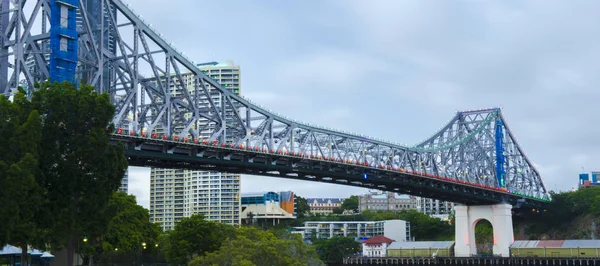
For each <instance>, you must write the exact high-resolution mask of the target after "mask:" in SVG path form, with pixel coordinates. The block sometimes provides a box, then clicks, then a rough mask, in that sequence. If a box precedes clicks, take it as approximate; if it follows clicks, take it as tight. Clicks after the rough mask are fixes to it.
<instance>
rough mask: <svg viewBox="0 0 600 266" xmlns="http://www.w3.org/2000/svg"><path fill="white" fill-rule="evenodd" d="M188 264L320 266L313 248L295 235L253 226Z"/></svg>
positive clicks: (196, 265) (238, 231) (239, 231)
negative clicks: (276, 232) (277, 233)
mask: <svg viewBox="0 0 600 266" xmlns="http://www.w3.org/2000/svg"><path fill="white" fill-rule="evenodd" d="M189 265H193V266H200V265H207V266H208V265H224V266H227V265H232V266H233V265H247V266H250V265H256V266H263V265H264V266H269V265H292V266H293V265H297V266H301V265H321V263H320V261H319V259H318V257H317V254H316V253H315V250H314V248H313V247H311V246H308V245H306V244H305V243H304V242H303V241H302V239H301V237H300V236H299V235H290V234H280V235H276V234H274V233H273V232H272V231H263V230H260V229H257V228H254V227H247V228H240V229H236V230H235V234H234V235H233V236H230V237H229V238H227V239H225V240H224V241H223V243H222V246H221V247H220V248H219V249H218V250H216V251H214V252H211V253H207V254H206V255H204V256H202V257H198V258H196V259H194V260H193V261H192V262H191V263H190V264H189Z"/></svg>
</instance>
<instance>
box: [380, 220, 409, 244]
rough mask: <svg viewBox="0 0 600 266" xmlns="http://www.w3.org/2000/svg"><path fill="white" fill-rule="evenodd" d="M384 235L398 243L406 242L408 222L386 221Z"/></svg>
mask: <svg viewBox="0 0 600 266" xmlns="http://www.w3.org/2000/svg"><path fill="white" fill-rule="evenodd" d="M383 235H384V236H385V237H387V238H389V239H392V240H395V241H397V242H404V241H406V221H404V220H386V221H384V222H383Z"/></svg>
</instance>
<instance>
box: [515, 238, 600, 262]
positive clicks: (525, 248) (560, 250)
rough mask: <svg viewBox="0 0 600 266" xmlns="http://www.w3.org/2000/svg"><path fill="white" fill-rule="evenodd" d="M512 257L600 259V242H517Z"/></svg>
mask: <svg viewBox="0 0 600 266" xmlns="http://www.w3.org/2000/svg"><path fill="white" fill-rule="evenodd" d="M510 254H511V256H512V257H563V258H565V257H571V258H572V257H584V258H598V257H600V255H599V254H600V240H517V241H515V242H513V243H512V245H510Z"/></svg>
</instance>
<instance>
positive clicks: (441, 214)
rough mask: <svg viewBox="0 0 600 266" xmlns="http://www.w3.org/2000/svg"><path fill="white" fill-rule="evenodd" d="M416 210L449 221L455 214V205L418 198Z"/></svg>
mask: <svg viewBox="0 0 600 266" xmlns="http://www.w3.org/2000/svg"><path fill="white" fill-rule="evenodd" d="M415 208H416V209H417V211H419V212H422V213H424V214H427V215H429V216H431V217H435V218H439V219H442V220H447V219H448V218H449V216H450V214H452V213H454V203H452V202H448V201H442V200H437V199H430V198H422V197H416V203H415Z"/></svg>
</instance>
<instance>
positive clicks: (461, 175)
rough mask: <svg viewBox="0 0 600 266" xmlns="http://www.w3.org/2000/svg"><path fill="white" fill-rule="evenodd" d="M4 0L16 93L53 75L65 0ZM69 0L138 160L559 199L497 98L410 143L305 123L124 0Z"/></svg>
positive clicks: (78, 49)
mask: <svg viewBox="0 0 600 266" xmlns="http://www.w3.org/2000/svg"><path fill="white" fill-rule="evenodd" d="M0 1H1V2H0V3H1V10H2V12H1V13H0V15H1V17H0V26H1V31H0V33H1V36H0V37H2V46H1V47H0V50H1V51H0V56H1V57H0V76H2V77H5V78H0V83H2V84H0V94H2V93H3V94H7V95H10V94H11V93H13V92H14V91H15V89H16V87H17V86H23V87H25V88H27V89H32V88H33V87H34V86H33V85H34V83H35V82H43V81H46V80H49V79H51V77H52V76H51V75H52V69H50V66H51V65H52V64H51V62H50V61H52V60H54V59H53V58H54V57H52V56H51V55H52V53H51V52H52V51H51V50H52V48H54V50H56V49H57V46H52V45H51V43H52V41H51V36H53V35H52V34H53V32H52V31H51V28H52V27H51V26H50V25H52V26H53V27H59V26H60V25H59V26H55V25H56V24H57V22H54V24H53V23H52V20H51V19H52V16H53V14H57V13H56V12H54V13H53V11H52V10H53V9H52V7H55V6H56V5H59V4H64V2H65V1H66V0H65V1H60V0H37V1H33V0H30V1H26V0H15V1H11V2H9V1H8V0H0ZM69 1H70V2H73V3H74V4H72V5H70V6H72V7H71V8H73V9H74V10H75V9H77V8H79V10H81V11H85V10H87V11H86V12H78V14H79V15H78V17H77V21H76V23H77V25H76V26H77V27H76V30H77V34H76V36H75V37H74V38H72V39H71V41H72V42H76V43H75V45H74V46H72V47H75V50H74V51H71V53H76V58H78V61H77V67H76V71H75V77H76V78H77V80H83V81H84V82H87V83H90V84H91V85H93V86H95V87H96V89H97V90H98V91H99V92H107V93H109V94H110V95H111V100H112V102H113V104H114V105H115V107H116V112H115V117H114V118H113V121H112V122H113V123H114V125H115V127H116V131H115V132H114V133H113V138H112V139H113V141H114V142H122V143H125V144H126V148H127V150H126V152H127V155H128V156H129V161H130V164H131V165H140V166H156V167H171V168H173V167H185V168H190V169H205V170H206V169H208V170H218V171H227V172H234V173H248V174H255V175H266V176H278V177H284V178H295V179H303V180H316V181H321V182H330V183H336V184H348V185H353V186H361V187H367V188H377V189H381V190H387V191H396V192H398V193H407V194H412V195H420V196H427V197H433V198H439V199H445V200H449V201H453V202H458V203H465V204H487V203H497V202H509V203H513V204H525V205H534V204H537V203H542V202H545V201H549V200H550V195H549V194H548V191H547V190H546V188H545V187H544V184H543V182H542V180H541V177H540V175H539V173H538V172H537V170H536V169H535V167H534V166H533V164H532V163H531V162H530V161H529V159H528V158H527V156H525V154H524V153H523V151H522V150H521V148H520V147H519V146H518V145H517V142H516V140H515V138H514V136H513V135H512V133H511V131H510V130H509V129H508V126H507V125H506V122H505V120H504V117H503V116H502V114H501V111H500V109H497V108H495V109H486V110H477V111H468V112H459V113H457V114H456V116H455V117H454V118H453V119H452V120H451V122H450V123H449V124H448V125H446V126H445V127H444V128H443V129H442V130H440V131H439V132H437V133H436V134H434V135H433V136H432V137H430V138H429V139H427V140H425V141H423V142H422V143H419V144H418V145H415V146H412V147H407V146H402V145H399V144H397V143H392V142H387V141H383V140H378V139H373V138H369V137H366V136H362V135H358V134H353V133H349V132H341V131H335V130H332V129H327V128H322V127H317V126H313V125H309V124H306V123H301V122H298V121H295V120H292V119H289V118H287V117H284V116H281V115H278V114H276V113H273V112H271V111H269V110H267V109H265V108H263V107H261V106H259V105H257V104H254V103H252V102H250V101H249V100H248V99H245V98H243V97H240V96H237V95H235V94H233V93H232V92H230V91H229V90H228V89H227V88H226V86H222V85H220V84H218V83H217V82H215V81H214V80H213V79H211V78H210V76H209V75H208V74H207V73H204V72H202V71H201V70H200V69H199V68H198V67H197V65H196V64H195V63H194V62H193V61H192V60H189V59H188V58H187V57H186V56H184V55H183V54H182V53H181V52H180V51H178V50H176V49H175V48H174V47H173V45H172V44H170V43H169V42H168V41H167V40H166V39H165V38H164V37H163V36H162V35H161V34H160V33H157V32H156V31H155V30H153V29H152V28H151V26H150V24H148V23H147V22H145V21H144V20H143V19H142V18H141V16H140V15H138V14H135V13H134V11H133V10H132V9H130V8H129V7H128V5H126V4H124V3H123V2H121V1H120V0H96V1H87V0H69ZM69 1H66V2H69ZM90 3H93V4H90ZM90 5H94V6H90ZM90 10H93V11H90ZM54 16H55V15H54ZM57 21H59V20H57ZM64 25H67V24H64ZM60 36H62V35H60ZM63 37H64V36H63ZM60 49H63V47H62V46H61V48H60ZM64 49H65V51H69V47H67V46H65V47H64ZM65 58H68V57H65Z"/></svg>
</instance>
